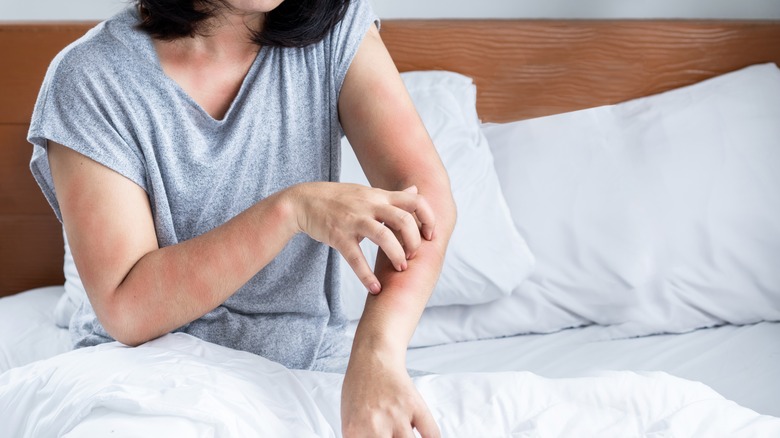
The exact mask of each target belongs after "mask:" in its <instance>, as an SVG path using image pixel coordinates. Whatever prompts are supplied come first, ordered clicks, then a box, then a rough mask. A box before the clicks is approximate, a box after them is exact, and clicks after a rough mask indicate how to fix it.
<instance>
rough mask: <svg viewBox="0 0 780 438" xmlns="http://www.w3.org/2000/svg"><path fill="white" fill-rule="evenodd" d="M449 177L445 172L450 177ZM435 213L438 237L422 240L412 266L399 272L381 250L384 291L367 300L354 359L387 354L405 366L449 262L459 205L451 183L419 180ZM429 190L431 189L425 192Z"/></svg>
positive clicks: (378, 267)
mask: <svg viewBox="0 0 780 438" xmlns="http://www.w3.org/2000/svg"><path fill="white" fill-rule="evenodd" d="M445 178H446V176H445ZM420 186H421V187H420V193H422V194H424V195H425V196H426V199H428V201H429V203H430V204H431V206H432V207H433V209H434V212H435V214H436V219H437V221H436V228H435V232H434V237H433V239H432V240H430V241H428V240H425V239H423V240H422V243H421V245H420V247H419V249H418V250H417V254H416V256H415V257H414V259H412V260H410V261H409V263H408V268H407V270H405V271H403V272H398V271H397V270H395V269H394V268H393V266H392V264H391V263H390V262H389V260H388V258H387V257H386V256H385V255H384V253H383V252H382V251H381V250H380V251H379V254H378V257H377V263H376V274H377V276H378V278H379V280H380V282H381V284H382V292H381V293H380V294H378V295H370V294H369V296H368V297H367V299H366V306H365V309H364V311H363V316H362V318H361V320H360V323H359V325H358V329H357V332H356V334H355V341H354V343H353V357H359V356H361V355H362V354H364V353H369V354H373V353H380V354H388V355H389V357H387V359H390V360H393V361H395V360H398V361H399V362H398V363H399V364H400V365H403V361H404V360H405V352H406V348H407V346H408V344H409V340H410V339H411V337H412V334H413V333H414V330H415V328H416V326H417V323H418V322H419V319H420V316H421V315H422V312H423V310H424V308H425V304H426V303H427V302H428V299H429V298H430V296H431V293H432V291H433V288H434V286H435V284H436V281H437V279H438V276H439V273H440V272H441V267H442V264H443V262H444V255H445V253H446V250H447V244H448V242H449V238H450V235H451V234H452V230H453V228H454V226H455V216H456V214H455V206H454V202H453V201H452V196H451V194H450V191H449V184H447V183H446V182H445V183H442V182H438V183H433V184H427V183H426V182H425V181H421V182H420ZM424 190H426V191H424Z"/></svg>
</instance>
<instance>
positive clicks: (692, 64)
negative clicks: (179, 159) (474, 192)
mask: <svg viewBox="0 0 780 438" xmlns="http://www.w3.org/2000/svg"><path fill="white" fill-rule="evenodd" d="M382 37H383V39H384V41H385V44H386V45H387V46H388V49H389V50H390V52H391V54H392V56H393V59H394V61H395V63H396V65H397V66H398V68H399V70H401V71H409V70H452V71H457V72H460V73H463V74H465V75H467V76H470V77H472V78H474V79H475V83H476V84H477V92H478V100H477V104H478V110H479V114H480V116H481V118H482V120H483V121H491V122H506V121H511V120H520V119H526V118H532V117H540V116H545V115H550V114H557V113H562V112H567V111H574V110H578V109H583V108H589V107H593V106H599V105H606V104H613V103H618V102H622V101H625V100H628V99H632V98H636V97H641V96H647V95H650V94H655V93H659V92H662V91H666V90H670V89H673V88H677V87H680V86H683V85H688V84H692V83H695V82H698V81H701V80H703V79H706V78H709V77H712V76H716V75H718V74H721V73H725V72H729V71H733V70H736V69H739V68H742V67H745V66H748V65H751V64H756V63H761V62H775V63H779V64H780V22H722V21H698V22H690V21H513V20H510V21H458V20H438V21H412V22H408V21H403V22H393V21H389V22H386V23H384V24H383V31H382Z"/></svg>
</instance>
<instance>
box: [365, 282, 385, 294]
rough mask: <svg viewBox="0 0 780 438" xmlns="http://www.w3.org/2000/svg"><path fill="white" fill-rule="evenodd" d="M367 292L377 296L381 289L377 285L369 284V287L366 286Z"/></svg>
mask: <svg viewBox="0 0 780 438" xmlns="http://www.w3.org/2000/svg"><path fill="white" fill-rule="evenodd" d="M368 290H369V291H370V292H371V293H372V294H378V293H379V292H381V291H382V288H381V287H380V286H379V283H371V285H370V286H368Z"/></svg>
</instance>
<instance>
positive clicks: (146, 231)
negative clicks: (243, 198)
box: [48, 141, 296, 345]
mask: <svg viewBox="0 0 780 438" xmlns="http://www.w3.org/2000/svg"><path fill="white" fill-rule="evenodd" d="M48 152H49V164H50V167H51V172H52V178H53V180H54V185H55V189H56V193H57V201H58V203H59V204H60V210H61V213H62V218H63V224H64V226H65V232H66V234H67V235H68V242H69V244H70V247H71V251H72V253H73V258H74V261H75V263H76V267H77V269H78V271H79V275H80V277H81V280H82V282H83V284H84V289H85V290H86V292H87V295H88V297H89V300H90V303H91V304H92V306H93V308H94V309H95V313H96V315H97V317H98V319H99V320H100V322H101V324H103V326H104V328H105V329H106V331H108V333H109V334H110V335H111V336H112V337H113V338H114V339H116V340H118V341H120V342H122V343H124V344H127V345H138V344H141V343H143V342H146V341H148V340H151V339H154V338H156V337H159V336H161V335H163V334H165V333H169V332H171V331H173V330H174V329H176V328H178V327H181V326H182V325H184V324H187V323H189V322H191V321H193V320H195V319H197V318H199V317H201V316H203V315H205V314H206V313H208V312H209V311H211V310H212V309H214V308H216V307H217V306H218V305H220V304H221V303H222V302H224V301H225V300H226V299H227V298H228V297H229V296H230V295H232V294H233V293H234V292H235V291H236V290H238V289H239V288H240V287H241V286H242V285H243V284H244V283H246V282H247V281H248V280H249V279H250V278H251V277H252V276H253V275H255V274H256V273H257V272H258V271H259V270H260V269H262V267H263V266H265V265H266V264H267V263H268V262H269V261H270V260H271V259H273V257H274V256H275V255H276V254H277V253H279V251H281V249H282V248H283V247H284V245H285V244H286V243H287V241H288V240H289V239H290V238H291V237H292V236H293V235H294V234H295V233H296V227H295V223H294V221H292V220H291V217H292V214H293V212H292V211H291V209H290V208H289V206H288V205H287V204H286V203H285V202H284V199H283V198H282V197H281V196H279V195H278V194H277V195H273V196H270V197H268V198H266V199H265V200H264V201H262V202H258V203H257V204H255V205H254V206H252V207H251V208H249V209H247V210H246V211H244V212H243V213H241V214H239V215H238V216H236V217H235V218H233V219H232V220H230V221H228V222H227V223H225V224H224V225H223V226H220V227H217V228H215V229H214V230H212V231H210V232H208V233H205V234H203V235H201V236H199V237H196V238H194V239H191V240H187V241H185V242H182V243H180V244H177V245H173V246H169V247H165V248H159V246H158V244H157V236H156V233H155V228H154V222H153V219H152V211H151V206H150V204H149V198H148V196H147V194H146V192H145V191H144V190H143V189H142V188H141V187H139V186H138V185H137V184H135V183H134V182H132V181H130V180H129V179H127V178H125V177H124V176H122V175H120V174H118V173H116V172H114V171H113V170H111V169H109V168H107V167H104V166H103V165H101V164H99V163H97V162H95V161H93V160H91V159H89V158H87V157H85V156H84V155H81V154H79V153H77V152H75V151H73V150H71V149H69V148H66V147H64V146H62V145H58V144H56V143H54V142H51V141H50V142H49V146H48Z"/></svg>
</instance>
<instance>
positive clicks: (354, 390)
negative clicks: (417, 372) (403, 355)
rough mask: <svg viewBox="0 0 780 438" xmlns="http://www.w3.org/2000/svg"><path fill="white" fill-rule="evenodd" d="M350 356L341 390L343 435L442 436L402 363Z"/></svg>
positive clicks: (430, 437)
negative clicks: (393, 363) (392, 364)
mask: <svg viewBox="0 0 780 438" xmlns="http://www.w3.org/2000/svg"><path fill="white" fill-rule="evenodd" d="M354 354H355V353H354V352H353V358H352V359H354V360H350V364H349V367H348V368H347V373H346V375H345V376H344V386H343V387H342V390H341V430H342V433H343V435H344V438H355V437H361V438H362V437H372V438H373V437H387V438H407V437H414V436H415V435H414V431H413V429H417V432H419V434H420V436H421V437H422V438H439V437H440V431H439V427H438V425H437V424H436V421H435V420H434V419H433V416H432V415H431V412H430V410H429V409H428V406H427V405H426V404H425V400H423V398H422V396H420V393H419V392H417V388H415V387H414V384H413V383H412V379H410V378H409V375H408V374H407V372H406V368H405V367H404V366H403V364H400V365H394V366H388V364H387V361H383V360H381V359H379V358H378V357H377V356H376V355H372V354H370V353H369V357H365V356H362V357H356V356H354Z"/></svg>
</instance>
